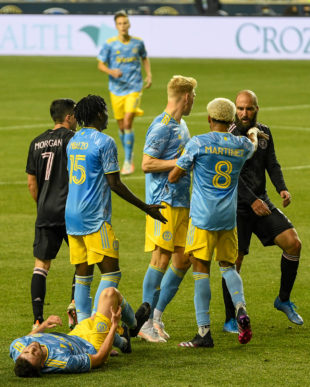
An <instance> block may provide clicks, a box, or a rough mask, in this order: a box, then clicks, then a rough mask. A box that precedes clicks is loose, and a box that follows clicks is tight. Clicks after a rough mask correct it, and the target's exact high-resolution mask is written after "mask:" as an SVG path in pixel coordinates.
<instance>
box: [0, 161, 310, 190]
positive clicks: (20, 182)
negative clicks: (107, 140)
mask: <svg viewBox="0 0 310 387" xmlns="http://www.w3.org/2000/svg"><path fill="white" fill-rule="evenodd" d="M302 169H310V165H297V166H295V167H283V168H282V170H283V171H299V170H302ZM122 180H123V181H127V180H144V175H136V176H124V177H122ZM1 185H24V186H25V187H26V186H27V179H25V180H23V181H0V186H1Z"/></svg>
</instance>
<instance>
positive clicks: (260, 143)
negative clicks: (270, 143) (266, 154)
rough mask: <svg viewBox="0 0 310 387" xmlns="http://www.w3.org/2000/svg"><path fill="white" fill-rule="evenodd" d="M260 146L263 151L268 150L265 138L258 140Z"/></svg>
mask: <svg viewBox="0 0 310 387" xmlns="http://www.w3.org/2000/svg"><path fill="white" fill-rule="evenodd" d="M258 146H259V147H260V148H262V149H266V148H267V140H266V139H264V138H259V139H258Z"/></svg>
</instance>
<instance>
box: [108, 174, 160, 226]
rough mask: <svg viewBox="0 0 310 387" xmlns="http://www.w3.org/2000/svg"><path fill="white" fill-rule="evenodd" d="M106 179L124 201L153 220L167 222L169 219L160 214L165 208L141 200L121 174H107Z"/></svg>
mask: <svg viewBox="0 0 310 387" xmlns="http://www.w3.org/2000/svg"><path fill="white" fill-rule="evenodd" d="M106 177H107V180H108V183H109V186H110V188H111V190H112V191H113V192H115V193H116V194H117V195H118V196H120V197H121V198H122V199H124V200H126V201H127V202H128V203H130V204H133V205H134V206H136V207H138V208H140V210H142V211H144V212H146V213H147V214H148V215H150V216H151V217H152V218H154V219H157V220H159V221H161V222H163V223H166V222H167V219H166V218H165V217H164V216H162V214H161V213H160V209H161V208H164V207H163V206H160V205H157V204H146V203H144V202H143V201H142V200H140V199H139V198H138V197H137V196H136V195H135V194H134V193H133V192H131V191H130V189H129V188H128V187H127V186H126V185H125V184H124V183H122V181H121V179H120V174H119V172H115V173H109V174H106Z"/></svg>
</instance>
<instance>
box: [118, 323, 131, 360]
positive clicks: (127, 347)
mask: <svg viewBox="0 0 310 387" xmlns="http://www.w3.org/2000/svg"><path fill="white" fill-rule="evenodd" d="M122 328H123V330H124V332H123V334H122V335H121V337H124V338H125V339H126V341H127V343H126V345H125V346H124V347H123V348H121V349H120V350H121V351H122V352H123V353H131V352H132V351H131V341H130V334H129V329H128V327H127V325H126V324H124V323H123V324H122Z"/></svg>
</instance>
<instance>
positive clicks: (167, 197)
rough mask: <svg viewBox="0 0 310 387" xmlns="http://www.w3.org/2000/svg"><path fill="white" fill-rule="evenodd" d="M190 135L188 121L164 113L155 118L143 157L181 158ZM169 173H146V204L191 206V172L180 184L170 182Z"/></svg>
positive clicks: (148, 133)
mask: <svg viewBox="0 0 310 387" xmlns="http://www.w3.org/2000/svg"><path fill="white" fill-rule="evenodd" d="M189 140H190V134H189V131H188V128H187V125H186V123H185V121H184V120H183V119H182V120H181V122H180V123H178V122H177V121H176V120H175V119H173V118H172V117H171V116H170V115H169V114H167V113H166V112H163V113H162V114H161V115H159V116H158V117H156V118H155V119H154V121H153V122H152V124H151V126H150V127H149V129H148V131H147V134H146V141H145V145H144V150H143V152H144V154H147V155H149V156H151V157H154V158H156V159H162V160H173V159H175V158H178V157H180V155H181V153H182V151H183V149H184V147H185V145H186V143H187V142H188V141H189ZM168 174H169V172H160V173H147V174H146V175H145V192H146V202H147V204H160V203H161V202H165V203H168V204H170V205H171V206H172V207H186V208H189V205H190V196H189V188H190V183H191V179H190V173H188V174H187V175H186V176H185V177H184V178H183V179H182V180H180V182H179V183H178V184H171V183H169V181H168Z"/></svg>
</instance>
